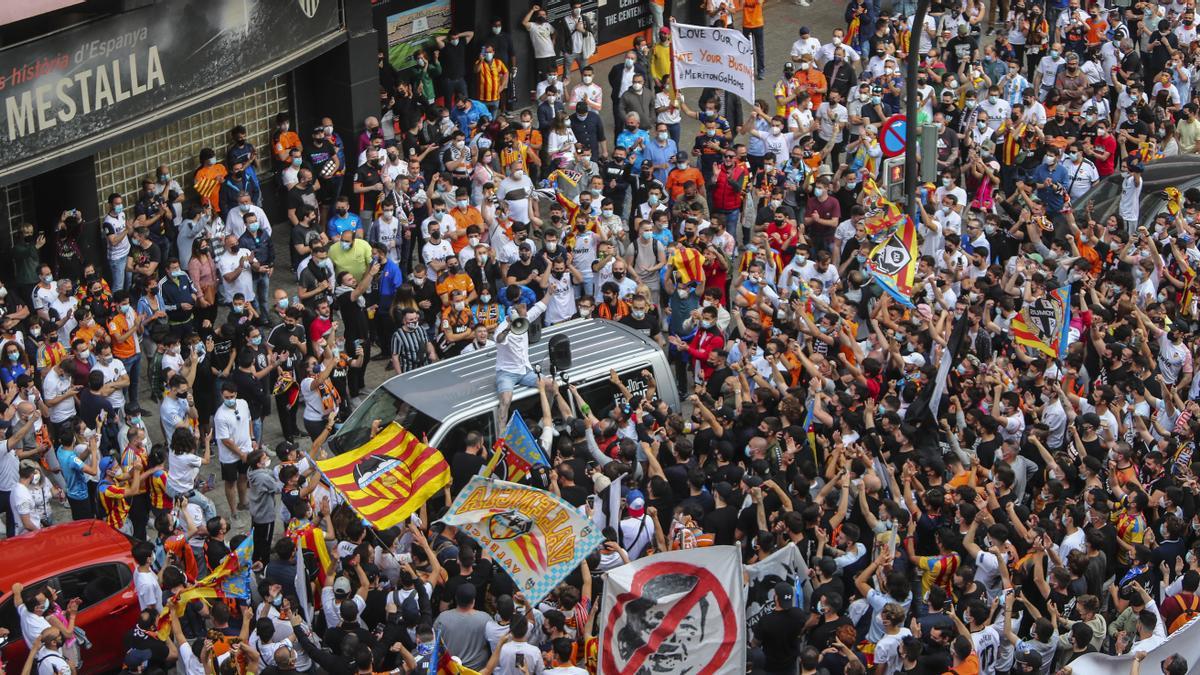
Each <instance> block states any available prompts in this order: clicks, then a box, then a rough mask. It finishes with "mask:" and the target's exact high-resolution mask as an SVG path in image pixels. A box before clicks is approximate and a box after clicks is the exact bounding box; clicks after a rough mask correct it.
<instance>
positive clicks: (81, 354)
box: [79, 349, 92, 361]
mask: <svg viewBox="0 0 1200 675" xmlns="http://www.w3.org/2000/svg"><path fill="white" fill-rule="evenodd" d="M91 355H92V351H91V350H90V349H85V350H83V351H81V352H79V358H80V359H82V360H84V361H87V360H88V358H89V357H91Z"/></svg>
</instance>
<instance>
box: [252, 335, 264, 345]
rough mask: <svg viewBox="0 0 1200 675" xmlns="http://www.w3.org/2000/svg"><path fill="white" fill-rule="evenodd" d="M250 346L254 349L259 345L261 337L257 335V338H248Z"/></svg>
mask: <svg viewBox="0 0 1200 675" xmlns="http://www.w3.org/2000/svg"><path fill="white" fill-rule="evenodd" d="M250 344H252V345H254V346H255V347H257V346H259V345H261V344H262V336H261V335H259V336H258V337H253V338H250Z"/></svg>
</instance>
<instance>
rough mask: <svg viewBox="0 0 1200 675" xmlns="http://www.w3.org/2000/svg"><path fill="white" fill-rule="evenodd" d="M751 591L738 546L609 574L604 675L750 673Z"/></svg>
mask: <svg viewBox="0 0 1200 675" xmlns="http://www.w3.org/2000/svg"><path fill="white" fill-rule="evenodd" d="M745 608H746V602H745V588H744V587H743V585H742V565H741V555H740V553H739V551H738V549H737V548H736V547H734V546H711V547H708V548H697V549H690V550H686V551H671V552H668V553H660V554H658V555H653V556H649V557H646V558H641V559H639V560H635V561H634V562H632V563H630V564H628V565H622V566H621V567H618V568H616V569H614V570H611V571H609V572H608V573H607V574H606V575H605V582H604V604H603V605H602V606H601V610H600V614H599V616H600V619H599V620H600V621H601V625H600V643H599V645H600V646H599V674H600V675H633V674H634V673H639V672H673V673H695V674H696V675H734V674H737V675H742V674H743V673H745V672H746V621H745V611H746V609H745Z"/></svg>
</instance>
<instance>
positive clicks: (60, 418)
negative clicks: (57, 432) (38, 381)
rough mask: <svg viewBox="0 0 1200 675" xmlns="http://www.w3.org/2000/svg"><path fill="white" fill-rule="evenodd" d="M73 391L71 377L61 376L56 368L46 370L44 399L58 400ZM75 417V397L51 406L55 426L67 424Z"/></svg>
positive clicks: (43, 383) (43, 386)
mask: <svg viewBox="0 0 1200 675" xmlns="http://www.w3.org/2000/svg"><path fill="white" fill-rule="evenodd" d="M70 390H71V377H70V376H69V375H59V374H58V373H57V372H55V370H54V368H49V369H47V370H46V377H45V378H44V379H43V380H42V397H43V398H45V399H46V400H50V399H53V398H58V397H59V396H62V395H63V394H65V393H67V392H68V391H70ZM74 416H75V397H74V396H68V397H67V398H65V399H63V400H61V401H59V402H58V403H55V404H54V405H52V406H50V421H51V422H52V423H54V424H57V423H59V422H66V421H67V420H69V419H71V418H72V417H74Z"/></svg>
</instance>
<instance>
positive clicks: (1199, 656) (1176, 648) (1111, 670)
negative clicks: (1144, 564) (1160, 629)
mask: <svg viewBox="0 0 1200 675" xmlns="http://www.w3.org/2000/svg"><path fill="white" fill-rule="evenodd" d="M1160 620H1161V619H1160ZM1173 654H1174V655H1178V656H1180V657H1182V658H1183V659H1184V660H1185V661H1187V663H1188V664H1189V665H1190V666H1191V668H1190V669H1189V670H1188V672H1189V673H1191V672H1195V668H1196V664H1197V663H1200V617H1198V618H1193V619H1192V620H1191V621H1189V622H1187V623H1186V624H1184V625H1183V627H1182V628H1180V629H1179V630H1177V631H1175V632H1174V633H1171V635H1170V636H1168V637H1167V640H1166V642H1163V643H1162V644H1160V645H1159V646H1157V647H1155V648H1154V649H1151V650H1150V651H1148V652H1146V658H1145V659H1143V660H1142V667H1141V672H1143V673H1146V674H1147V675H1150V674H1151V673H1159V672H1162V669H1161V665H1162V662H1163V661H1165V660H1166V659H1167V657H1169V656H1171V655H1173ZM1132 667H1133V653H1132V652H1131V653H1129V654H1123V655H1121V656H1109V655H1108V654H1099V653H1091V654H1084V655H1083V656H1080V657H1079V658H1077V659H1075V660H1074V661H1072V662H1071V672H1072V673H1087V675H1128V673H1129V672H1130V670H1131V669H1132Z"/></svg>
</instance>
